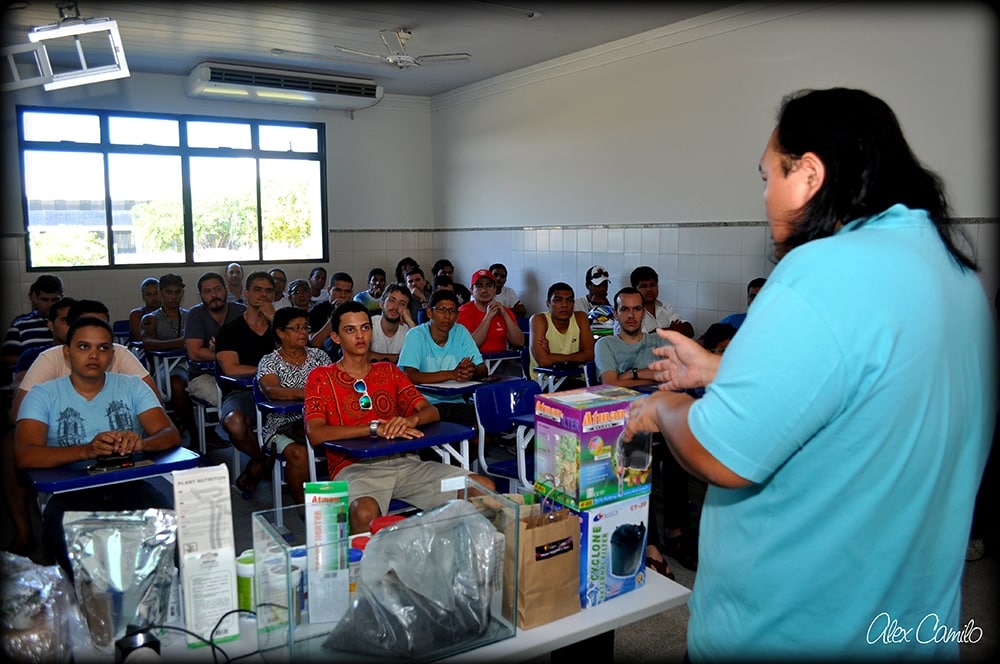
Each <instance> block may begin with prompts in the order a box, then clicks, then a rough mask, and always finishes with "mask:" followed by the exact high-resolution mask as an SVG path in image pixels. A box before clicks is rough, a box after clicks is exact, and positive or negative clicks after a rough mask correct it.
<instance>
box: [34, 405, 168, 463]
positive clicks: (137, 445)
mask: <svg viewBox="0 0 1000 664" xmlns="http://www.w3.org/2000/svg"><path fill="white" fill-rule="evenodd" d="M138 419H139V423H140V424H141V425H142V429H143V431H145V432H146V436H145V437H142V438H140V437H138V436H136V435H135V434H134V433H133V432H131V431H126V432H117V431H104V432H102V433H99V434H97V435H96V436H95V437H94V439H93V440H92V441H90V442H89V443H84V444H83V445H70V446H68V447H49V446H47V445H46V444H45V439H46V436H47V435H48V432H49V427H48V425H47V424H45V423H44V422H39V421H38V420H29V419H23V420H20V421H19V422H18V423H17V429H16V431H15V433H14V436H15V438H14V440H15V443H14V461H15V464H16V465H17V467H18V468H19V469H21V468H55V467H56V466H63V465H66V464H68V463H73V462H74V461H85V460H87V459H94V458H96V457H97V455H99V454H112V453H121V454H126V453H128V452H133V451H134V452H142V451H146V452H159V451H162V450H169V449H171V448H173V447H177V446H178V445H180V442H181V435H180V432H178V431H177V427H175V426H174V424H173V422H171V421H170V418H169V417H167V413H166V412H165V411H164V410H163V409H162V408H150V409H149V410H146V411H143V412H141V413H139V417H138Z"/></svg>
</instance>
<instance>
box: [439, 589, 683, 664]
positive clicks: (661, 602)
mask: <svg viewBox="0 0 1000 664" xmlns="http://www.w3.org/2000/svg"><path fill="white" fill-rule="evenodd" d="M690 594H691V591H690V590H689V589H688V588H686V587H684V586H682V585H680V584H679V583H677V582H675V581H671V580H670V579H668V578H667V577H665V576H661V575H659V574H647V575H646V583H645V584H644V585H643V586H642V587H641V588H638V589H637V590H633V591H632V592H629V593H625V594H624V595H619V596H618V597H615V598H613V599H610V600H608V601H607V602H603V603H601V604H598V605H597V606H592V607H590V608H587V609H584V610H582V611H580V612H579V613H574V614H573V615H571V616H566V617H565V618H560V619H559V620H554V621H552V622H550V623H546V624H545V625H539V626H538V627H533V628H532V629H518V630H517V634H515V635H514V636H513V637H511V638H509V639H504V640H502V641H497V642H496V643H491V644H489V645H485V646H483V647H481V648H476V649H475V650H469V651H467V652H463V653H459V654H458V655H455V656H453V657H446V658H444V659H442V660H439V661H442V662H522V661H524V660H528V659H532V658H533V657H537V656H539V655H546V654H549V653H551V652H552V651H553V650H556V649H557V648H563V647H565V646H569V645H572V644H574V643H577V642H579V641H582V640H584V639H588V638H590V637H592V636H597V635H599V634H603V633H605V632H607V631H610V630H613V629H616V628H618V627H623V626H625V625H628V624H631V623H634V622H637V621H639V620H642V619H643V618H648V617H650V616H653V615H656V614H657V613H662V612H663V611H666V610H667V609H673V608H676V607H678V606H683V605H684V604H686V603H687V600H688V596H689V595H690Z"/></svg>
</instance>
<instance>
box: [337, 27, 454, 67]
mask: <svg viewBox="0 0 1000 664" xmlns="http://www.w3.org/2000/svg"><path fill="white" fill-rule="evenodd" d="M386 35H391V37H389V38H388V39H387V38H386ZM378 36H379V37H381V38H382V43H383V44H385V50H386V53H372V52H370V51H361V50H358V49H355V48H348V47H346V46H337V45H336V44H334V46H333V47H334V48H335V49H337V50H338V51H340V52H341V53H349V54H351V55H360V56H362V57H365V58H372V59H374V60H379V61H381V62H384V63H385V64H388V65H393V66H395V67H398V68H400V69H409V68H410V67H418V66H420V65H423V64H427V63H431V62H455V61H459V60H468V59H469V58H471V57H472V56H471V55H469V54H468V53H432V54H428V55H417V56H413V55H410V54H409V53H407V52H406V44H407V43H408V42H409V41H410V37H412V36H413V33H411V32H410V31H409V30H407V29H406V28H397V29H395V30H379V31H378ZM397 46H398V48H397Z"/></svg>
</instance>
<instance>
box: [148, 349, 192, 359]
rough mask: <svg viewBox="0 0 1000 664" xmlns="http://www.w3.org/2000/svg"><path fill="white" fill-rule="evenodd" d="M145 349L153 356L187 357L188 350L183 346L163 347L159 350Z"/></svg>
mask: <svg viewBox="0 0 1000 664" xmlns="http://www.w3.org/2000/svg"><path fill="white" fill-rule="evenodd" d="M144 350H145V351H146V352H147V353H149V354H150V355H152V356H153V357H163V358H167V357H187V351H186V350H184V349H183V348H161V349H159V350H150V349H148V348H145V349H144Z"/></svg>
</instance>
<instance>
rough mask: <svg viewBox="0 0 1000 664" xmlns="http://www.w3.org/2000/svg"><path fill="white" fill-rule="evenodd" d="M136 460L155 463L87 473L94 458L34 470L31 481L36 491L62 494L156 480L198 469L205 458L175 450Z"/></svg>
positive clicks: (148, 455) (155, 453) (148, 453)
mask: <svg viewBox="0 0 1000 664" xmlns="http://www.w3.org/2000/svg"><path fill="white" fill-rule="evenodd" d="M135 458H136V460H137V461H138V460H141V459H149V460H151V461H152V462H153V463H152V464H150V465H146V466H133V467H131V468H121V469H119V470H113V471H110V472H107V473H101V474H98V475H91V474H90V473H88V472H87V470H86V468H87V466H90V465H92V464H94V463H95V461H94V460H93V459H91V460H89V461H75V462H73V463H71V464H66V465H65V466H58V467H56V468H32V469H29V470H28V478H29V479H30V480H31V482H32V484H34V485H35V490H36V491H39V492H42V493H59V492H61V491H74V490H76V489H89V488H91V487H95V486H104V485H106V484H117V483H119V482H131V481H132V480H138V479H143V478H146V477H155V476H156V475H164V474H166V473H170V472H172V471H174V470H184V469H185V468H194V467H195V466H197V465H199V464H200V463H201V455H200V454H198V453H197V452H195V451H193V450H189V449H187V448H186V447H175V448H173V449H170V450H165V451H163V452H139V453H138V454H136V456H135Z"/></svg>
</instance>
